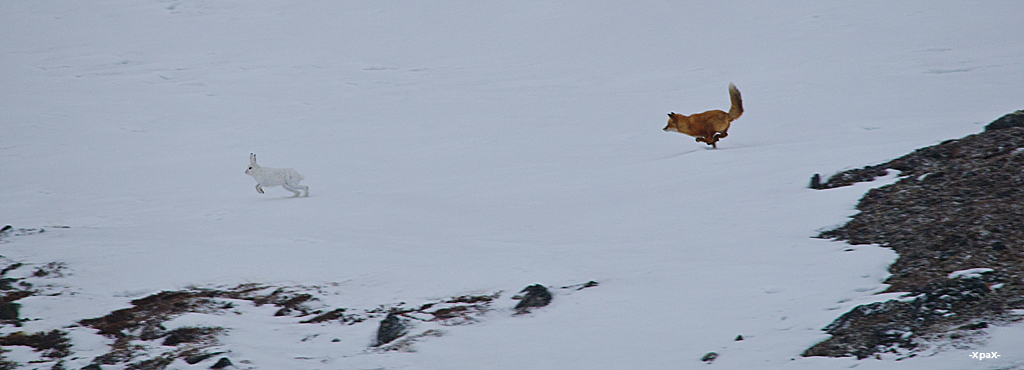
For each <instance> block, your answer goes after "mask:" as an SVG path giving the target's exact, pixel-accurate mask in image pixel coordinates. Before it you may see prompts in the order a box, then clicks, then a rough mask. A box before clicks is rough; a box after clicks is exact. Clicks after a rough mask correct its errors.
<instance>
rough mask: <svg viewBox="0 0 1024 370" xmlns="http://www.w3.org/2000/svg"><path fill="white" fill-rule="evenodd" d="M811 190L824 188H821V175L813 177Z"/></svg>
mask: <svg viewBox="0 0 1024 370" xmlns="http://www.w3.org/2000/svg"><path fill="white" fill-rule="evenodd" d="M810 188H811V189H821V188H822V186H821V175H819V174H814V176H811V186H810Z"/></svg>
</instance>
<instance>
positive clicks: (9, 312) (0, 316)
mask: <svg viewBox="0 0 1024 370" xmlns="http://www.w3.org/2000/svg"><path fill="white" fill-rule="evenodd" d="M20 308H21V305H20V304H18V303H14V302H6V303H4V304H0V320H17V319H18V310H19V309H20Z"/></svg>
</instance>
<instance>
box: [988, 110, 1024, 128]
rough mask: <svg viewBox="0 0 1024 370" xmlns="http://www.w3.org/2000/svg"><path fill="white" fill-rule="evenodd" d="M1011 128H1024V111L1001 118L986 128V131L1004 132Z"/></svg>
mask: <svg viewBox="0 0 1024 370" xmlns="http://www.w3.org/2000/svg"><path fill="white" fill-rule="evenodd" d="M1010 127H1024V110H1019V111H1016V112H1013V113H1010V114H1007V115H1005V116H1002V117H999V119H997V120H995V121H992V123H989V124H988V125H986V126H985V131H989V130H1002V129H1004V128H1010Z"/></svg>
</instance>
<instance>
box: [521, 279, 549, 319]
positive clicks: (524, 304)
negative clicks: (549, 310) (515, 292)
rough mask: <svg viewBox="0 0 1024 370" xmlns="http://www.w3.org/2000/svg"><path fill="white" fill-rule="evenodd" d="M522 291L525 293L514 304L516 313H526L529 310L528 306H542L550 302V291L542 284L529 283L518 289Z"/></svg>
mask: <svg viewBox="0 0 1024 370" xmlns="http://www.w3.org/2000/svg"><path fill="white" fill-rule="evenodd" d="M522 292H526V294H525V295H523V298H522V299H521V300H520V301H519V304H517V305H516V311H517V312H518V313H526V312H529V309H530V307H544V306H547V305H548V304H550V303H551V292H549V291H548V288H545V287H544V286H543V285H540V284H534V285H530V286H528V287H526V288H524V289H523V290H522V291H520V293H522Z"/></svg>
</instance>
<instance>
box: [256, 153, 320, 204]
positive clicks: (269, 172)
mask: <svg viewBox="0 0 1024 370" xmlns="http://www.w3.org/2000/svg"><path fill="white" fill-rule="evenodd" d="M245 174H246V175H249V176H252V178H254V179H256V191H258V192H259V193H260V194H263V187H264V186H266V187H274V186H278V185H280V186H283V187H284V188H285V189H288V191H291V192H292V193H295V196H296V197H297V196H299V194H300V190H301V191H303V192H305V194H304V195H303V196H304V197H308V196H309V187H308V186H304V185H299V181H302V179H303V177H302V175H300V174H299V172H298V171H295V170H293V169H291V168H270V167H260V165H258V164H256V154H254V153H250V154H249V168H248V169H247V170H245Z"/></svg>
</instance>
